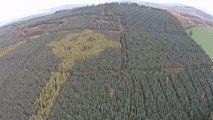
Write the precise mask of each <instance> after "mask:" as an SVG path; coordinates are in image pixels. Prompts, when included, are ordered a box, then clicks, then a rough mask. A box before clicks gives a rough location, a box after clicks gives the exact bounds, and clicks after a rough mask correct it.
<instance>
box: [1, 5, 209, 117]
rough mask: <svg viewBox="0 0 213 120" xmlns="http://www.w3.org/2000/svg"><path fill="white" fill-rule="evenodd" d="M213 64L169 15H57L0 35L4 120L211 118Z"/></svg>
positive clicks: (102, 11) (135, 10)
mask: <svg viewBox="0 0 213 120" xmlns="http://www.w3.org/2000/svg"><path fill="white" fill-rule="evenodd" d="M20 42H21V43H20ZM1 54H2V55H1ZM212 65H213V64H212V61H211V59H210V58H209V56H208V55H207V54H206V53H205V52H204V51H203V49H202V48H200V46H199V45H197V44H196V43H195V42H194V41H193V40H192V39H191V38H190V37H189V36H188V35H187V34H186V33H185V30H184V28H183V27H182V25H180V24H179V22H178V20H177V19H176V18H175V17H174V16H173V15H172V14H170V13H169V12H167V11H165V10H159V9H154V8H149V7H145V6H138V5H137V4H125V3H122V4H118V3H112V4H104V5H98V6H88V7H82V8H78V9H74V10H67V11H62V12H57V13H55V14H52V15H48V16H45V17H40V18H37V19H32V20H28V21H26V22H23V23H21V24H20V23H19V24H14V25H9V26H5V27H4V28H2V29H0V98H1V99H0V108H1V109H0V119H2V120H27V119H32V120H46V119H48V120H62V119H64V120H70V119H72V120H79V119H82V120H88V119H91V120H96V119H97V120H106V119H109V120H114V119H116V120H139V119H145V120H148V119H149V120H207V119H208V118H209V116H210V113H211V111H212V110H213V82H212V80H213V68H212Z"/></svg>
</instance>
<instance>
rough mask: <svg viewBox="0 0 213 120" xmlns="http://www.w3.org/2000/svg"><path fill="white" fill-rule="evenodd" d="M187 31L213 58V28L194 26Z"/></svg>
mask: <svg viewBox="0 0 213 120" xmlns="http://www.w3.org/2000/svg"><path fill="white" fill-rule="evenodd" d="M187 33H188V34H189V35H190V36H191V37H192V38H193V39H194V40H195V41H196V42H197V43H198V44H199V45H201V46H202V48H203V49H204V50H205V51H206V53H207V54H208V55H209V56H210V58H211V59H212V60H213V46H212V45H213V28H210V27H193V28H190V29H188V30H187Z"/></svg>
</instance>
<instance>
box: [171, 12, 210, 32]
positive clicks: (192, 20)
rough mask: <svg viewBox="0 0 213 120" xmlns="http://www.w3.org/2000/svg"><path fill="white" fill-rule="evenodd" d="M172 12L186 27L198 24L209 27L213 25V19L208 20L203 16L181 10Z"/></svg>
mask: <svg viewBox="0 0 213 120" xmlns="http://www.w3.org/2000/svg"><path fill="white" fill-rule="evenodd" d="M170 13H171V14H173V15H174V16H175V17H176V18H177V19H178V21H179V22H180V23H181V24H182V25H183V27H184V28H188V27H193V26H197V25H202V26H209V27H212V26H213V21H210V20H207V19H205V18H203V17H201V16H197V15H194V14H190V13H185V12H180V11H170Z"/></svg>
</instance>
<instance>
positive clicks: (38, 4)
mask: <svg viewBox="0 0 213 120" xmlns="http://www.w3.org/2000/svg"><path fill="white" fill-rule="evenodd" d="M0 1H1V4H0V23H2V22H5V21H10V20H14V19H17V18H20V17H24V16H29V15H33V14H37V13H42V11H44V10H47V9H48V8H52V7H56V6H61V5H64V4H88V5H89V4H98V3H105V2H112V1H113V0H0ZM115 1H122V0H115ZM123 1H131V2H134V0H123ZM135 1H140V0H135ZM141 1H142V0H141ZM143 1H146V2H155V3H180V4H186V5H190V6H195V7H199V8H201V9H203V10H205V11H208V12H209V13H211V14H213V7H212V5H213V4H212V3H213V1H212V2H211V0H143Z"/></svg>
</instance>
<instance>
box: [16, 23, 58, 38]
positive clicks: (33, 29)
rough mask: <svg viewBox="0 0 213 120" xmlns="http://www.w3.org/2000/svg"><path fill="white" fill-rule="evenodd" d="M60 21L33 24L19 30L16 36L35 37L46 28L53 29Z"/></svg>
mask: <svg viewBox="0 0 213 120" xmlns="http://www.w3.org/2000/svg"><path fill="white" fill-rule="evenodd" d="M59 24H61V23H59V22H47V23H41V24H36V25H33V26H29V27H27V28H24V29H23V30H22V31H20V32H17V33H16V36H17V37H23V36H24V37H33V36H37V35H40V34H42V33H43V32H44V31H45V30H47V29H51V28H54V27H57V26H58V25H59Z"/></svg>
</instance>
